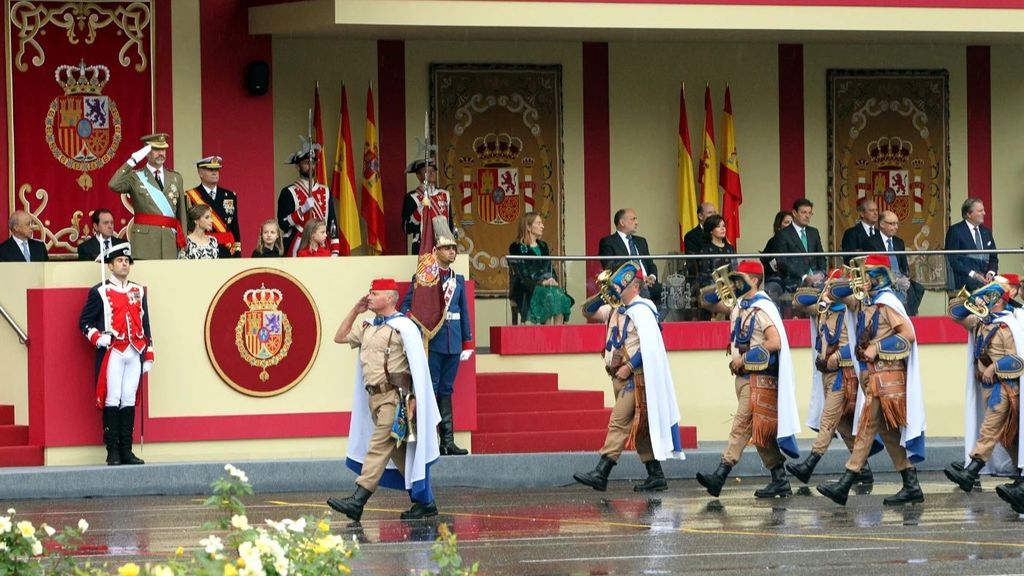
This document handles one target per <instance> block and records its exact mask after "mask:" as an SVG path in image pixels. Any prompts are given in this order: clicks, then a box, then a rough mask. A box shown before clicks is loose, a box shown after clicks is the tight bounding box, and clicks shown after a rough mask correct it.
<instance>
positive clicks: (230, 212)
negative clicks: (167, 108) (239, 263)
mask: <svg viewBox="0 0 1024 576" xmlns="http://www.w3.org/2000/svg"><path fill="white" fill-rule="evenodd" d="M223 167H224V158H222V157H220V156H207V157H206V158H203V159H202V160H200V161H198V162H196V171H197V172H199V185H198V186H196V187H195V188H193V189H191V190H189V191H188V192H187V193H186V196H187V197H188V204H189V207H192V206H196V205H200V204H201V205H206V206H209V207H210V209H211V215H212V216H213V230H212V231H210V232H209V234H210V236H213V237H214V238H216V239H217V250H218V252H219V253H218V257H219V258H241V257H242V234H241V232H240V231H239V228H238V195H237V194H235V193H234V192H232V191H231V190H228V189H227V188H224V187H223V186H221V185H220V170H221V168H223Z"/></svg>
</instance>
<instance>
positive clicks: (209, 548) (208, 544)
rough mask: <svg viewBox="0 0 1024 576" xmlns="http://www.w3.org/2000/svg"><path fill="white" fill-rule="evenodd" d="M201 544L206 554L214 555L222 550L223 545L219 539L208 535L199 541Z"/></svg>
mask: <svg viewBox="0 0 1024 576" xmlns="http://www.w3.org/2000/svg"><path fill="white" fill-rule="evenodd" d="M199 543H200V544H202V546H203V549H205V550H206V553H207V554H216V553H217V552H220V551H221V550H223V549H224V543H223V542H221V540H220V538H218V537H216V536H214V535H213V534H210V535H209V536H208V537H206V538H203V539H202V540H200V541H199Z"/></svg>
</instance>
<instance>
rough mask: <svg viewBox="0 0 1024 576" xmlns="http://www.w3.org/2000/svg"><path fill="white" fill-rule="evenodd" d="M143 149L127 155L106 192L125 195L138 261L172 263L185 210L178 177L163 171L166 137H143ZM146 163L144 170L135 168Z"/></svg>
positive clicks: (182, 236) (180, 240)
mask: <svg viewBox="0 0 1024 576" xmlns="http://www.w3.org/2000/svg"><path fill="white" fill-rule="evenodd" d="M142 141H143V142H144V143H145V146H143V147H142V148H140V149H138V150H136V151H135V153H133V154H132V155H131V157H130V158H129V159H128V161H127V162H125V163H124V164H123V165H122V166H121V167H120V168H118V170H117V172H115V173H114V175H113V176H112V177H111V178H110V183H109V186H110V189H111V190H113V191H114V192H117V193H119V194H127V195H128V198H129V200H130V201H131V205H132V211H133V212H134V213H135V220H134V221H133V223H132V226H131V228H130V229H129V231H128V240H129V241H130V242H131V244H132V250H133V252H134V254H135V257H136V258H138V259H139V260H174V259H176V258H177V257H178V251H179V250H181V249H182V248H184V247H185V229H187V227H188V206H187V205H186V202H185V187H184V184H182V182H183V180H182V178H181V174H179V173H177V172H175V171H174V170H171V169H169V168H167V167H166V166H165V165H164V163H165V162H166V161H167V149H168V148H170V147H171V145H170V144H168V143H167V134H164V133H158V134H150V135H148V136H143V137H142ZM143 160H146V167H145V168H143V169H141V170H135V169H134V168H135V166H137V165H138V164H139V162H142V161H143Z"/></svg>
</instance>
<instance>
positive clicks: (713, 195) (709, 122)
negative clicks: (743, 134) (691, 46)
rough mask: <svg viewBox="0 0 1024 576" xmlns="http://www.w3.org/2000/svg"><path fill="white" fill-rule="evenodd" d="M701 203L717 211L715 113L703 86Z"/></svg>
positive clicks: (708, 93) (709, 91) (705, 87)
mask: <svg viewBox="0 0 1024 576" xmlns="http://www.w3.org/2000/svg"><path fill="white" fill-rule="evenodd" d="M700 191H701V202H709V203H711V204H713V205H714V206H715V210H717V209H718V151H717V150H715V112H714V110H713V109H712V108H711V86H704V151H703V152H702V153H701V155H700Z"/></svg>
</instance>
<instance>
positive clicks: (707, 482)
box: [697, 462, 732, 498]
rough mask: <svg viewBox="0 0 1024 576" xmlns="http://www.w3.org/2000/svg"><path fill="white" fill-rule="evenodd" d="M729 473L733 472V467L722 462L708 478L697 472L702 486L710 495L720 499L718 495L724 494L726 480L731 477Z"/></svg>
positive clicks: (698, 480)
mask: <svg viewBox="0 0 1024 576" xmlns="http://www.w3.org/2000/svg"><path fill="white" fill-rule="evenodd" d="M729 472H732V465H731V464H726V463H725V462H722V463H720V464H719V465H718V468H716V469H715V471H714V472H712V473H711V474H710V475H708V476H705V475H703V474H701V473H700V472H697V482H700V485H701V486H703V487H704V488H705V489H707V491H708V494H711V495H712V496H714V497H715V498H718V495H719V494H721V493H722V486H724V485H725V479H726V478H728V477H729Z"/></svg>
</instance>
